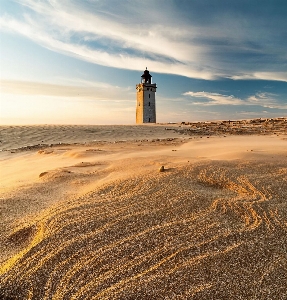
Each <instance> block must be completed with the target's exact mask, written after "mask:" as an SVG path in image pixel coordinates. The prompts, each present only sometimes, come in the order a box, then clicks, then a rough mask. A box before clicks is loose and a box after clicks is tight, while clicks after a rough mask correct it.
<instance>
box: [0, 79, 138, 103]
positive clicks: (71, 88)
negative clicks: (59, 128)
mask: <svg viewBox="0 0 287 300" xmlns="http://www.w3.org/2000/svg"><path fill="white" fill-rule="evenodd" d="M73 81H74V80H70V81H69V83H70V84H67V85H57V84H50V83H43V82H31V81H18V80H0V90H1V93H2V94H14V95H15V94H18V95H30V96H36V95H42V96H50V97H67V98H74V97H76V98H80V99H83V98H84V99H91V100H108V101H118V100H121V101H123V100H132V101H133V100H134V99H133V98H134V93H133V92H131V91H129V90H128V89H124V88H120V87H116V86H110V85H108V84H106V83H100V82H98V83H97V82H90V81H79V82H78V83H77V84H78V85H75V82H73ZM75 81H76V80H75Z"/></svg>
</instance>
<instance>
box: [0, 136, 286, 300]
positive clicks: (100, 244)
mask: <svg viewBox="0 0 287 300" xmlns="http://www.w3.org/2000/svg"><path fill="white" fill-rule="evenodd" d="M139 138H141V137H139ZM286 144H287V140H286V138H285V136H283V135H280V136H277V135H276V136H275V135H274V136H252V137H248V138H245V137H242V136H239V137H233V136H227V137H224V136H218V137H213V136H210V137H209V138H207V137H203V138H200V137H193V136H191V137H188V138H187V139H184V140H182V139H168V140H164V139H163V140H157V141H152V140H150V141H144V139H142V141H129V142H122V143H98V144H94V145H93V146H91V145H89V146H83V145H69V146H57V147H48V148H46V149H40V150H32V151H28V152H26V151H21V152H19V153H10V154H9V153H6V152H5V153H4V152H3V153H2V156H3V157H4V159H3V160H2V161H1V164H2V166H3V164H6V165H10V166H11V170H10V171H9V172H10V173H9V174H11V175H12V169H13V167H14V169H17V166H18V167H20V166H21V164H22V170H23V171H24V170H25V169H26V172H28V170H29V166H31V165H32V166H33V168H32V169H33V170H31V172H30V173H29V172H28V173H29V174H30V175H29V176H27V177H28V178H27V180H28V181H26V182H22V183H23V184H22V185H19V184H18V182H17V180H18V179H17V176H16V175H15V174H14V176H15V177H14V179H13V178H12V179H11V181H10V182H9V184H10V185H13V186H14V189H9V188H8V186H6V187H5V189H3V190H2V192H1V206H2V216H3V218H1V228H2V230H1V235H0V242H1V245H3V246H2V250H3V251H2V252H1V261H2V263H1V267H0V273H1V275H0V295H2V297H4V299H5V297H7V298H8V297H12V298H13V297H14V298H15V299H258V300H259V299H285V297H286V286H287V277H286V274H287V255H286V246H287V240H286V236H287V235H286V231H287V222H286V212H287V210H286V207H287V206H286V194H287V190H286V187H287V147H286ZM162 165H164V166H165V168H166V171H165V172H159V171H158V170H159V167H160V166H162ZM6 174H8V171H7V173H6ZM40 174H42V176H40V177H39V175H40ZM6 183H7V184H8V181H7V182H6Z"/></svg>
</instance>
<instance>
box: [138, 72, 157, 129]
mask: <svg viewBox="0 0 287 300" xmlns="http://www.w3.org/2000/svg"><path fill="white" fill-rule="evenodd" d="M151 78H152V76H151V75H150V73H149V71H148V69H147V68H146V70H145V71H144V73H143V74H142V76H141V83H139V84H137V85H136V89H137V108H136V123H137V124H143V123H156V114H155V92H156V83H152V79H151Z"/></svg>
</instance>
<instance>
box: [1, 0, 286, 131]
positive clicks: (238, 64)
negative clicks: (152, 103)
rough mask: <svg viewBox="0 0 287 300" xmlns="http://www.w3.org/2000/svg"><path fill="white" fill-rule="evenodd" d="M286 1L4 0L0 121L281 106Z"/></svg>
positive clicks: (225, 112)
mask: <svg viewBox="0 0 287 300" xmlns="http://www.w3.org/2000/svg"><path fill="white" fill-rule="evenodd" d="M286 16H287V1H286V0H240V1H238V0H153V1H151V0H144V1H143V0H37V1H36V0H19V1H13V0H1V1H0V93H1V94H0V125H12V124H90V125H94V124H95V125H96V124H135V109H136V89H135V86H136V84H138V83H140V79H141V75H142V73H143V71H144V70H145V68H146V67H147V68H148V70H149V71H150V74H151V75H152V76H153V83H156V84H157V93H156V110H157V122H182V121H186V122H197V121H213V120H230V119H231V120H233V119H237V120H238V119H251V118H275V117H286V116H287V18H286Z"/></svg>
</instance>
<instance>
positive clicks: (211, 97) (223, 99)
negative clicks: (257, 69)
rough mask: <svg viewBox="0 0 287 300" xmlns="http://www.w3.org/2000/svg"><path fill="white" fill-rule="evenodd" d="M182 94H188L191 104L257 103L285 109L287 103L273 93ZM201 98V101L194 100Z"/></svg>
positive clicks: (185, 94)
mask: <svg viewBox="0 0 287 300" xmlns="http://www.w3.org/2000/svg"><path fill="white" fill-rule="evenodd" d="M183 95H184V96H190V97H191V99H192V102H191V103H192V104H193V105H199V106H211V105H257V106H261V107H265V108H277V109H287V104H281V103H279V102H278V101H277V99H276V96H277V95H275V94H272V93H266V92H265V93H262V92H260V93H257V94H255V95H251V96H249V97H247V98H246V99H240V98H236V97H234V96H233V95H223V94H219V93H209V92H192V91H189V92H186V93H184V94H183ZM195 99H201V101H198V100H195Z"/></svg>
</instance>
